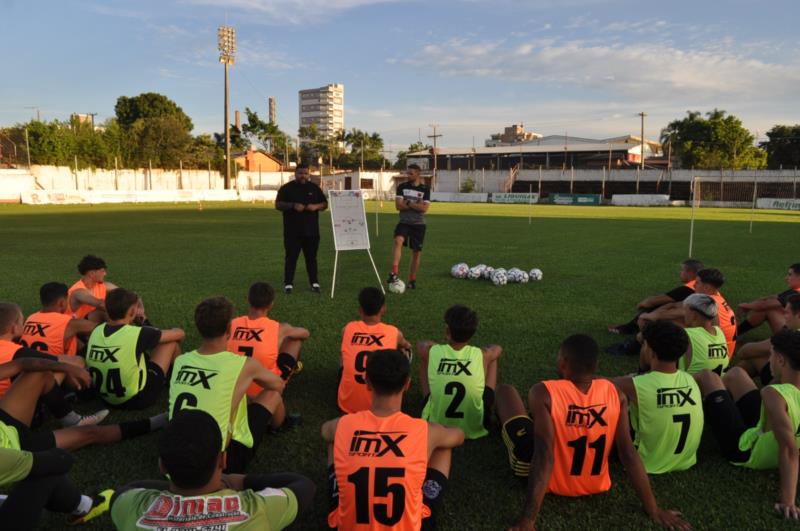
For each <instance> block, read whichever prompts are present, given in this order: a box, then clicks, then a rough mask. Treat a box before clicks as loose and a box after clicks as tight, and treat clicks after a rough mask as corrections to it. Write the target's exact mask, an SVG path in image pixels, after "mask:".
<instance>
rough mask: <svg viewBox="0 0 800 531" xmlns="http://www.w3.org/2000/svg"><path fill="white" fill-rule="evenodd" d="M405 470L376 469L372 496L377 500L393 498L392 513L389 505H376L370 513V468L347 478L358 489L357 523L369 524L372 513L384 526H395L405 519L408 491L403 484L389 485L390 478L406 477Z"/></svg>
mask: <svg viewBox="0 0 800 531" xmlns="http://www.w3.org/2000/svg"><path fill="white" fill-rule="evenodd" d="M405 475H406V470H405V469H404V468H376V469H375V482H374V484H373V486H372V496H375V497H376V498H386V497H388V496H391V497H392V506H391V512H389V504H387V503H375V504H373V505H372V511H370V504H369V501H370V498H371V496H370V486H369V484H370V481H369V468H367V467H362V468H359V469H358V470H356V471H355V472H353V473H352V474H350V475H349V476H347V481H349V482H350V483H352V484H353V485H355V487H356V523H359V524H369V523H370V522H371V518H370V512H372V513H373V515H374V516H375V521H376V522H378V523H379V524H383V525H394V524H396V523H398V522H399V521H400V519H401V518H402V517H403V511H404V510H405V506H406V489H405V488H404V487H403V485H402V484H401V483H394V484H389V479H390V478H402V477H405Z"/></svg>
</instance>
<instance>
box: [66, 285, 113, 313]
mask: <svg viewBox="0 0 800 531" xmlns="http://www.w3.org/2000/svg"><path fill="white" fill-rule="evenodd" d="M108 291H111V290H110V289H109V290H108ZM70 302H71V303H72V306H73V309H76V308H78V307H79V306H80V305H81V304H88V305H89V306H94V307H95V308H102V309H105V307H106V302H105V301H104V300H102V299H98V298H97V297H95V296H94V295H92V292H90V291H89V290H88V289H77V290H75V291H73V292H72V299H71V301H70Z"/></svg>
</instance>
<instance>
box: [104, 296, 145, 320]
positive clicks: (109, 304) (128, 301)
mask: <svg viewBox="0 0 800 531" xmlns="http://www.w3.org/2000/svg"><path fill="white" fill-rule="evenodd" d="M137 302H139V296H138V295H137V294H136V293H134V292H132V291H131V290H129V289H125V288H115V289H112V290H111V291H109V292H108V293H106V313H108V318H109V319H111V320H112V321H116V320H117V319H122V318H123V317H125V314H126V313H128V310H129V309H130V307H131V306H133V305H134V304H136V303H137Z"/></svg>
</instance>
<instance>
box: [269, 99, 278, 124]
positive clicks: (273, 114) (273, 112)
mask: <svg viewBox="0 0 800 531" xmlns="http://www.w3.org/2000/svg"><path fill="white" fill-rule="evenodd" d="M277 116H278V109H277V103H276V102H275V98H274V97H272V96H270V97H269V123H271V124H274V123H278V120H277Z"/></svg>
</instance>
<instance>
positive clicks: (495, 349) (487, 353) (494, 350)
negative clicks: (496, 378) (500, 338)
mask: <svg viewBox="0 0 800 531" xmlns="http://www.w3.org/2000/svg"><path fill="white" fill-rule="evenodd" d="M481 351H482V352H483V359H484V361H486V362H487V363H490V362H492V361H495V360H496V359H498V358H499V357H500V354H502V353H503V347H501V346H500V345H486V346H485V347H483V348H482V349H481Z"/></svg>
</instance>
